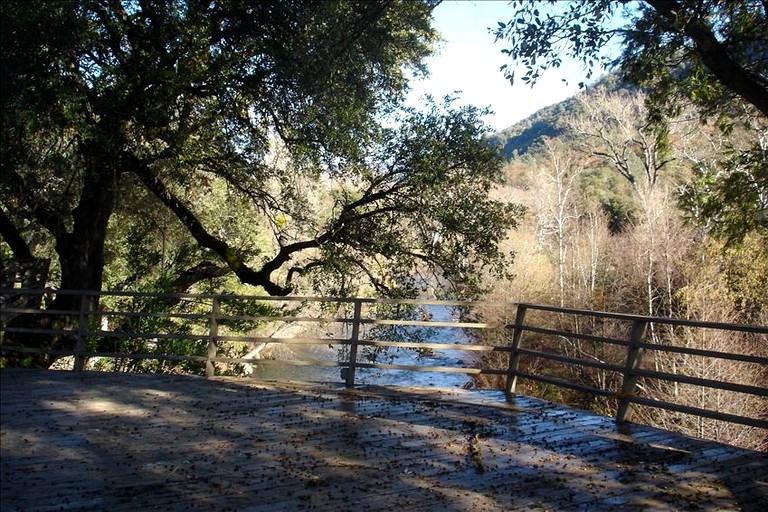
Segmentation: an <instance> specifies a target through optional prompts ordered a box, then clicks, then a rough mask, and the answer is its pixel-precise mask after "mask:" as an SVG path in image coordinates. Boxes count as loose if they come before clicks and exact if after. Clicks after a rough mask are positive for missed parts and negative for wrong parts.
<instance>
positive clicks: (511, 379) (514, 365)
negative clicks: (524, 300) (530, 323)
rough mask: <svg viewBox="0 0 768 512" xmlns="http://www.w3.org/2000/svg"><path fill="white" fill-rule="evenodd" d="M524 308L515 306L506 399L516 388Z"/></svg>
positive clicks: (523, 306)
mask: <svg viewBox="0 0 768 512" xmlns="http://www.w3.org/2000/svg"><path fill="white" fill-rule="evenodd" d="M525 311H526V306H525V305H524V304H518V305H517V315H515V325H514V326H513V333H514V334H513V335H512V345H510V347H509V368H508V369H507V385H506V394H507V398H509V397H511V396H512V394H513V393H514V392H515V387H516V386H517V369H518V367H519V366H520V352H519V351H518V350H519V349H520V343H521V341H522V339H523V325H524V322H525Z"/></svg>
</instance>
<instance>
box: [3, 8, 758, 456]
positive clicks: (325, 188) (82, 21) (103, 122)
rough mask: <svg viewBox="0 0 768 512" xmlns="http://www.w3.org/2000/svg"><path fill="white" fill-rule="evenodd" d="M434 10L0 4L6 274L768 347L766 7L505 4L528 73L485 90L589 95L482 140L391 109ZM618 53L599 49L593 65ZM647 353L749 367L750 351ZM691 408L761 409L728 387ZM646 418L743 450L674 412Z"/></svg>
mask: <svg viewBox="0 0 768 512" xmlns="http://www.w3.org/2000/svg"><path fill="white" fill-rule="evenodd" d="M438 4H439V2H437V1H431V0H425V1H419V2H417V1H410V0H402V1H385V0H381V1H355V0H339V1H335V2H321V3H311V2H301V1H295V2H294V1H281V2H253V3H248V2H240V1H221V2H216V3H210V2H197V1H192V0H188V1H181V0H180V1H173V2H169V1H159V2H154V1H148V2H138V3H137V2H130V1H125V2H111V1H110V2H107V1H99V0H90V1H88V0H58V1H54V2H52V1H45V2H44V1H38V2H27V1H21V0H8V1H5V2H3V3H2V18H3V32H2V36H0V37H2V58H3V66H2V98H3V99H2V104H3V123H2V155H1V156H2V166H3V172H2V175H0V194H1V196H0V206H1V207H0V234H2V243H0V251H1V252H0V256H2V262H3V265H6V264H7V263H8V262H14V261H29V260H37V261H46V262H47V261H50V264H51V266H50V273H49V274H48V283H47V284H49V285H51V286H55V287H58V288H62V289H79V290H117V291H119V290H138V291H153V292H211V293H225V292H226V293H259V294H268V295H287V294H304V293H305V294H317V295H339V296H353V295H368V296H383V297H398V298H402V297H417V296H419V295H420V294H422V293H424V289H425V288H428V293H429V294H431V295H432V296H437V297H445V298H472V299H475V298H485V299H492V300H503V301H511V302H534V303H544V304H554V305H560V306H568V307H578V308H584V309H593V310H605V311H614V312H622V313H635V314H644V315H651V316H672V317H680V318H692V319H698V320H711V321H719V322H731V323H748V324H757V325H768V279H766V276H768V232H767V228H768V218H767V215H768V214H766V211H768V210H767V208H768V170H767V169H768V71H766V70H767V69H768V58H766V54H767V53H768V50H767V49H766V47H765V41H766V30H768V23H766V20H767V19H768V12H766V7H765V4H764V3H760V2H754V1H748V0H745V1H741V2H731V3H727V5H726V4H725V3H722V2H715V1H711V0H684V1H682V0H681V1H679V2H674V1H672V2H663V1H655V0H648V1H646V2H639V3H638V4H639V7H638V9H637V10H635V11H633V12H631V13H624V16H625V18H624V19H625V22H626V25H625V26H624V28H623V29H622V30H618V29H616V28H615V23H614V22H613V21H612V18H610V16H611V15H614V14H617V13H618V12H619V11H620V10H621V9H623V8H624V7H626V6H625V5H624V3H623V2H610V1H608V0H596V1H595V2H563V3H556V4H553V5H549V6H548V9H549V10H548V11H547V12H549V14H545V11H544V8H543V7H542V5H545V6H546V3H544V4H542V3H538V2H512V4H511V6H510V14H511V16H510V20H509V22H506V21H502V20H500V21H499V27H498V28H497V33H496V36H497V38H498V39H499V40H500V41H501V43H502V44H503V45H506V50H505V53H507V54H508V55H509V57H510V59H512V60H513V61H515V62H522V63H523V65H524V66H525V67H526V69H527V74H525V75H524V76H523V77H522V78H520V77H517V78H516V77H515V76H514V73H513V72H511V71H510V70H511V69H512V68H511V67H510V70H507V71H505V72H507V73H509V76H508V78H509V79H510V80H512V81H514V80H516V79H522V80H523V81H525V82H530V83H532V84H534V87H535V82H536V80H537V79H538V77H539V76H540V75H541V73H543V72H544V71H545V70H546V69H554V68H557V67H558V66H559V60H558V59H561V58H562V56H563V55H567V56H569V57H571V58H577V59H580V60H581V61H582V62H583V63H584V64H585V66H587V68H588V69H589V73H588V76H587V77H589V76H591V75H590V74H591V73H592V69H593V68H600V72H601V73H602V71H604V70H605V69H610V70H612V71H611V73H608V74H606V75H605V76H603V78H602V79H600V80H598V81H596V82H593V83H591V85H587V86H585V88H584V89H583V91H582V92H581V93H580V94H578V95H577V96H575V97H573V98H571V99H569V100H567V101H565V102H563V103H561V104H558V105H553V106H551V107H549V108H547V109H544V110H542V111H540V112H538V113H537V114H535V115H534V116H532V117H531V118H529V119H527V120H525V121H522V122H521V123H519V124H517V125H515V126H512V127H510V128H508V129H507V130H504V131H503V132H501V133H496V134H489V133H488V129H487V127H486V126H484V124H483V123H482V122H481V117H482V114H483V110H482V108H476V107H461V108H460V107H456V106H455V104H454V102H452V101H451V100H450V98H448V99H446V100H445V101H443V102H435V101H425V105H424V108H422V109H420V110H416V109H409V108H404V107H403V106H402V105H403V98H404V95H405V93H406V92H407V90H408V76H409V74H410V73H415V74H416V75H419V74H420V73H425V72H426V70H425V69H424V59H425V58H426V57H427V56H428V55H429V54H430V53H431V52H432V51H433V50H434V45H435V43H436V41H437V38H438V36H439V35H438V34H437V33H436V32H435V31H434V29H433V27H432V26H431V13H432V11H433V9H434V8H435V7H436V6H437V5H438ZM539 9H542V10H541V11H539ZM615 35H621V36H622V37H623V40H622V41H621V44H622V48H623V49H624V50H623V51H624V52H623V53H622V55H621V57H620V58H616V57H614V58H613V60H611V61H610V62H608V61H605V59H604V56H603V54H602V53H601V52H602V50H603V49H604V48H605V47H606V45H607V44H608V42H609V40H610V38H611V37H613V36H615ZM555 40H557V41H561V42H564V46H558V45H553V44H551V41H555ZM609 64H610V65H609ZM603 65H604V66H603ZM600 66H603V67H600ZM71 300H72V298H71V297H69V296H66V295H63V294H62V295H59V296H57V297H56V299H55V300H54V302H53V303H51V304H48V305H47V306H48V307H49V308H50V309H52V310H57V309H58V310H66V309H68V308H70V306H71V304H67V301H71ZM162 306H163V307H166V308H167V307H173V306H174V304H172V303H170V302H165V303H163V304H162ZM90 307H91V308H92V309H93V310H94V311H95V310H97V309H98V308H99V303H98V301H93V303H92V304H90ZM147 307H148V308H149V307H158V304H148V305H147ZM70 309H71V308H70ZM46 321H47V322H51V323H52V324H54V326H55V323H56V322H62V323H66V322H67V321H68V319H67V318H55V317H54V316H52V317H50V318H48V319H47V320H46ZM577 328H578V329H581V330H583V331H585V332H586V331H590V332H595V333H599V334H601V335H610V334H611V333H610V328H611V327H610V326H609V325H593V326H577ZM651 336H652V337H653V339H654V340H662V341H664V342H666V343H672V344H681V345H685V346H695V347H701V348H708V349H722V350H726V351H731V352H740V353H749V354H762V355H765V354H766V353H768V346H767V345H766V342H765V341H766V340H765V338H764V337H762V338H760V337H759V336H748V335H744V336H741V337H738V336H729V337H723V338H718V337H715V336H703V337H694V336H693V335H691V334H690V333H688V332H686V331H685V330H683V329H681V330H670V331H669V332H660V331H653V332H652V333H651ZM17 342H19V343H27V344H32V345H34V340H17ZM56 343H58V345H56V346H52V347H49V348H58V349H66V348H67V343H71V340H68V339H66V338H61V339H60V340H57V341H56ZM562 350H566V351H567V350H570V351H580V352H582V353H584V354H586V356H587V357H596V358H598V357H599V358H602V359H606V360H610V359H611V358H619V357H620V356H619V354H604V353H601V354H596V353H589V350H590V347H585V346H582V345H579V346H576V345H569V342H567V341H566V342H565V345H564V346H563V347H562ZM51 362H52V361H51V360H49V359H45V358H42V359H39V360H35V361H32V362H31V363H30V361H29V360H28V359H25V360H24V364H33V365H37V366H48V365H50V364H51ZM4 364H20V361H14V360H12V359H7V360H5V361H4ZM654 364H655V365H656V366H657V367H658V368H663V369H665V370H666V371H670V372H677V371H679V370H680V368H683V367H685V368H686V369H687V370H690V371H693V372H694V373H695V374H696V375H699V376H709V377H713V378H714V377H716V376H717V375H718V374H723V375H725V374H734V373H738V374H739V376H740V378H741V379H742V382H743V383H746V384H750V383H751V384H760V383H763V382H765V381H766V379H768V375H766V369H765V368H759V367H758V368H755V367H748V368H742V367H739V368H736V367H725V366H722V367H716V368H713V367H709V366H705V365H699V362H698V361H694V360H693V358H690V360H687V359H686V358H682V357H676V358H670V359H669V360H661V359H660V360H657V361H654ZM552 371H557V370H556V369H552ZM575 377H576V378H578V379H583V380H584V381H585V382H589V381H590V380H594V379H604V378H606V377H605V375H602V374H600V373H599V372H593V373H589V372H585V373H584V374H583V375H578V376H575ZM479 384H481V385H488V386H494V385H497V383H495V382H492V381H488V382H480V383H479ZM528 391H529V392H531V393H540V394H544V395H545V396H546V394H547V393H550V392H551V391H550V390H546V389H537V388H534V387H531V388H530V389H529V390H528ZM645 392H646V393H647V394H648V395H649V396H659V397H662V396H664V395H665V394H669V393H673V394H676V395H680V394H684V393H687V392H688V390H687V389H686V388H685V387H684V386H682V387H679V388H678V387H675V388H674V389H648V390H645ZM548 397H549V398H552V397H551V396H548ZM556 398H558V399H562V400H566V401H570V402H573V403H578V404H579V405H582V406H586V407H591V408H594V409H596V410H600V408H601V407H602V404H601V403H600V402H594V401H593V402H588V403H582V402H579V400H581V399H580V398H579V397H577V396H565V395H563V396H558V397H556ZM690 400H691V402H692V403H693V402H695V401H696V400H706V401H714V402H716V403H714V404H710V405H711V406H712V407H713V408H716V409H718V410H724V411H725V410H730V411H733V412H739V411H743V410H746V409H749V410H750V411H753V412H754V411H758V414H762V415H764V414H766V412H768V411H767V410H766V404H765V403H764V401H763V402H760V401H753V402H744V401H741V400H737V399H734V398H733V397H732V396H731V395H728V394H727V393H724V394H720V395H718V394H711V395H708V396H706V397H701V396H691V397H690ZM645 421H648V422H650V423H653V424H657V425H661V426H665V425H667V424H669V423H675V424H676V425H677V427H678V428H680V425H681V424H682V428H683V430H685V431H688V432H690V433H692V434H695V435H699V436H706V437H712V438H716V439H722V440H728V441H729V442H734V443H739V444H742V445H744V446H761V445H760V443H764V439H760V438H759V433H757V434H756V433H755V432H754V431H753V430H750V429H741V430H733V431H731V432H721V431H720V430H722V429H723V428H725V427H723V426H722V425H721V424H720V423H717V422H708V423H706V424H705V423H701V422H698V423H696V422H693V421H688V420H687V419H681V418H680V417H679V415H674V414H669V415H655V416H653V417H647V418H645ZM712 429H714V430H718V431H717V432H710V431H707V430H712ZM742 438H743V439H742Z"/></svg>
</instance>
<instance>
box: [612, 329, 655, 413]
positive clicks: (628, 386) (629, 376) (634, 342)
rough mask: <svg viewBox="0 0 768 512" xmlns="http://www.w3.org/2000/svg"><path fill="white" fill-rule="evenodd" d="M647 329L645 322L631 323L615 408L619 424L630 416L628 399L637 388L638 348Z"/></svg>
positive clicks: (640, 354)
mask: <svg viewBox="0 0 768 512" xmlns="http://www.w3.org/2000/svg"><path fill="white" fill-rule="evenodd" d="M647 328H648V321H647V320H635V321H634V322H633V323H632V331H631V333H630V336H629V347H627V363H626V365H625V368H624V383H623V384H622V386H621V391H620V392H619V405H618V407H617V408H616V421H618V422H619V423H624V422H625V421H629V420H630V418H631V416H632V403H631V402H630V399H631V398H632V396H633V395H634V394H635V388H636V387H637V380H638V378H639V375H637V373H636V372H635V370H637V369H638V368H640V362H641V360H642V358H643V348H642V347H641V346H640V343H641V342H642V341H643V338H644V337H645V331H646V329H647Z"/></svg>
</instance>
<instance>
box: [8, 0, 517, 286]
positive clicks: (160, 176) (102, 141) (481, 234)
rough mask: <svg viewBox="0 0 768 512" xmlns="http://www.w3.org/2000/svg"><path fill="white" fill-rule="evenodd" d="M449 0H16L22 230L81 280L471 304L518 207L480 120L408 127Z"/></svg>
mask: <svg viewBox="0 0 768 512" xmlns="http://www.w3.org/2000/svg"><path fill="white" fill-rule="evenodd" d="M435 5H436V3H435V2H433V1H431V0H424V1H418V2H414V1H396V2H383V1H377V2H367V1H366V2H361V1H340V2H324V3H320V4H314V3H305V2H256V3H242V2H239V1H223V2H216V3H214V4H210V3H207V2H197V1H186V2H164V1H163V2H160V1H157V2H155V1H150V2H141V3H138V4H137V3H135V2H112V3H108V4H104V3H99V2H89V1H83V0H62V1H59V2H42V1H37V2H16V1H9V2H4V3H3V4H2V9H3V11H2V13H3V19H4V30H3V34H2V38H3V39H2V52H3V62H4V66H3V70H2V73H3V75H2V87H3V125H2V126H3V131H2V141H3V144H2V155H3V162H4V172H3V174H2V177H0V192H2V198H3V199H2V203H3V212H7V215H8V217H9V218H10V219H11V222H9V223H7V225H6V224H3V226H4V228H3V230H4V233H3V236H4V238H5V239H7V240H8V239H11V238H13V239H14V240H18V239H19V237H17V236H16V235H18V234H19V233H20V232H22V231H23V232H25V233H32V234H34V236H35V237H39V238H41V239H44V240H45V243H46V244H47V247H50V248H55V251H56V253H57V256H58V262H59V267H60V271H61V282H60V286H61V287H64V288H77V289H100V288H101V287H103V286H104V285H105V284H106V285H107V286H108V287H110V288H113V289H142V288H143V289H153V290H168V291H186V290H189V289H190V287H193V286H201V287H202V286H204V287H209V288H210V287H215V283H218V286H225V285H227V284H228V282H227V281H226V277H225V276H226V275H227V274H229V275H230V276H236V278H237V279H238V280H239V281H240V282H241V283H245V284H249V285H254V286H260V287H262V288H263V289H264V290H265V291H266V292H267V293H270V294H285V293H289V292H291V291H295V290H298V289H300V287H301V286H305V287H306V286H308V285H311V284H312V283H316V284H317V285H318V288H322V289H324V290H325V289H333V290H336V291H338V292H339V293H350V292H351V290H357V289H360V287H363V288H365V287H366V286H367V287H368V288H369V289H375V290H377V291H378V292H379V293H388V294H392V295H395V296H397V295H402V294H413V293H416V290H417V289H418V287H419V285H418V284H417V282H423V281H424V279H421V277H420V276H418V275H415V274H414V273H415V272H416V274H418V272H420V271H421V270H424V269H427V270H429V271H431V272H432V273H434V274H437V275H439V279H438V280H437V281H439V282H450V283H452V285H451V287H452V289H453V290H454V291H455V292H456V293H464V292H466V293H468V294H469V293H473V292H474V291H476V290H477V289H478V288H479V280H478V278H477V277H476V274H477V273H478V271H481V270H482V269H484V268H486V267H489V268H490V267H492V268H495V269H496V271H497V273H500V272H503V269H505V268H506V264H507V262H508V255H504V254H503V253H502V252H501V251H500V250H499V248H498V242H499V240H500V239H501V235H500V233H504V232H505V231H506V228H508V227H510V226H511V225H513V224H514V217H515V215H517V214H518V213H519V209H516V208H515V207H511V206H507V205H502V204H501V203H497V202H494V201H490V200H488V199H487V197H486V193H487V191H488V189H489V186H490V183H492V182H493V181H494V180H495V179H496V178H498V167H499V164H498V160H497V158H496V156H495V154H494V153H493V152H492V151H490V150H488V149H487V148H486V147H484V146H483V145H482V144H481V143H480V142H479V139H480V137H481V136H482V134H483V132H484V128H483V126H482V125H481V124H480V122H479V121H478V119H479V116H478V112H477V111H474V110H471V109H469V110H463V111H455V110H453V109H451V108H449V107H446V108H444V109H442V110H440V109H437V108H434V109H432V110H431V111H427V112H422V113H416V112H410V113H405V115H403V116H401V117H400V119H397V116H396V115H395V113H396V111H397V109H398V108H399V105H400V101H401V100H402V98H403V95H404V93H405V91H406V86H407V82H406V76H408V74H407V72H406V71H407V70H408V69H409V68H410V69H412V70H416V71H417V72H423V71H424V67H423V59H424V57H425V56H427V55H428V54H429V52H430V51H431V48H432V44H433V43H434V41H435V40H436V34H435V32H434V31H433V29H432V28H431V26H430V21H431V20H430V13H431V10H432V9H433V8H434V6H435ZM383 120H386V122H387V126H397V128H384V127H383V126H381V125H380V123H381V122H382V121H383ZM6 228H7V229H6ZM26 238H27V239H30V237H29V236H27V237H26ZM437 238H440V240H441V243H440V244H439V247H438V244H431V245H430V243H429V241H431V240H436V239H437ZM19 247H20V246H19ZM33 249H35V250H36V249H37V247H33ZM349 272H351V275H350V274H348V273H349ZM329 278H334V279H333V280H332V281H328V279H329ZM326 283H327V284H326ZM350 283H353V286H351V285H350ZM366 283H367V284H366ZM321 284H322V286H320V285H321ZM454 284H455V286H454ZM451 287H449V288H451ZM63 300H65V299H64V298H62V299H61V301H63Z"/></svg>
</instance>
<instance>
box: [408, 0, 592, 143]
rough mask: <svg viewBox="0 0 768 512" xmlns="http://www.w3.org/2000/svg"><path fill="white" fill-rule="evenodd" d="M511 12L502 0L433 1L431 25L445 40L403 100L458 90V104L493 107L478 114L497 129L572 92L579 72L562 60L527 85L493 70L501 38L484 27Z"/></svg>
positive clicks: (501, 58)
mask: <svg viewBox="0 0 768 512" xmlns="http://www.w3.org/2000/svg"><path fill="white" fill-rule="evenodd" d="M511 12H512V7H511V6H510V5H509V2H508V1H507V0H445V1H444V2H443V3H442V4H440V5H439V6H437V8H435V11H434V26H435V28H436V29H437V30H438V31H439V32H440V33H441V34H442V37H443V39H445V42H443V43H442V44H441V45H440V50H439V51H438V54H437V55H436V56H434V57H432V58H430V59H429V60H428V61H427V65H428V67H429V69H430V73H431V76H430V78H428V79H426V80H421V81H414V82H412V84H411V85H412V91H411V94H410V95H409V99H408V103H409V104H410V105H418V103H419V100H418V98H419V97H420V96H422V95H424V94H431V95H432V96H434V97H435V98H436V99H439V98H442V97H443V96H445V95H446V94H451V93H453V92H454V91H456V90H460V91H462V92H461V93H460V94H459V103H460V104H472V105H477V106H480V107H485V106H487V107H490V109H491V110H493V111H495V114H494V115H491V116H486V117H485V118H484V120H485V121H486V122H487V123H488V124H489V125H490V126H491V127H492V128H493V129H494V130H495V131H500V130H503V129H504V128H507V127H509V126H511V125H513V124H514V123H516V122H518V121H520V120H522V119H525V118H526V117H528V116H530V115H531V114H533V113H535V112H536V111H537V110H539V109H541V108H543V107H546V106H548V105H552V104H554V103H558V102H560V101H562V100H564V99H566V98H568V97H570V96H573V95H574V94H576V93H577V92H578V85H577V84H578V83H579V82H580V81H582V80H583V76H584V72H583V71H581V70H580V69H579V66H578V65H575V64H569V63H567V62H565V63H564V64H563V66H562V67H561V68H560V69H557V70H552V71H551V72H548V73H545V74H544V76H543V77H542V78H541V79H540V80H539V82H538V83H537V84H536V85H535V86H534V87H533V88H531V86H530V85H526V84H524V83H522V82H520V81H518V82H516V83H515V85H514V86H512V85H510V84H509V82H508V81H507V80H506V79H505V78H504V75H503V74H502V72H501V71H499V67H501V65H502V64H505V63H508V61H507V60H506V56H505V55H503V54H502V53H501V50H502V49H503V48H504V45H503V43H504V42H503V41H499V42H497V43H495V44H494V37H493V35H491V34H490V33H489V32H488V28H489V27H494V26H496V25H497V22H499V21H508V20H509V18H510V16H511ZM522 74H523V73H521V72H517V73H516V75H517V76H522ZM564 77H568V79H569V85H566V84H564V83H563V81H562V78H564Z"/></svg>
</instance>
